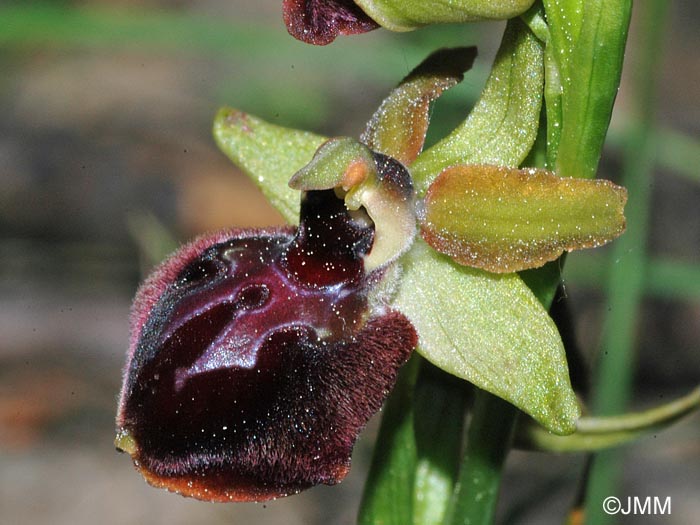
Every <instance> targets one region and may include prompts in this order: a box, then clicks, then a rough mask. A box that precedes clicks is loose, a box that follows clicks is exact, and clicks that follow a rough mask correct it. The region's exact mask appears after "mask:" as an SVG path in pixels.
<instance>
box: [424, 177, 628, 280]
mask: <svg viewBox="0 0 700 525" xmlns="http://www.w3.org/2000/svg"><path fill="white" fill-rule="evenodd" d="M626 201H627V192H626V191H625V189H624V188H621V187H620V186H616V185H615V184H613V183H611V182H609V181H605V180H595V181H591V180H585V179H572V178H561V177H557V176H556V175H554V173H552V172H550V171H546V170H541V169H535V168H527V169H522V170H519V169H515V168H504V167H502V166H484V165H473V166H455V167H453V168H448V169H446V170H445V171H444V172H442V174H441V175H440V176H439V177H438V178H437V180H436V181H435V182H434V183H433V184H432V185H431V186H430V188H429V189H428V193H427V194H426V197H425V204H424V208H425V209H424V213H423V214H422V215H423V216H422V221H421V229H422V235H423V238H424V239H425V240H426V241H427V242H428V244H430V245H431V246H432V247H433V248H435V249H436V250H438V251H440V252H442V253H445V254H447V255H449V256H450V257H452V258H454V259H455V260H456V261H457V262H459V263H460V264H464V265H466V266H472V267H475V268H482V269H484V270H488V271H490V272H497V273H504V272H515V271H521V270H525V269H529V268H537V267H540V266H542V265H544V263H546V262H548V261H553V260H554V259H556V258H557V257H559V256H560V255H561V254H562V253H563V252H564V251H565V250H566V251H572V250H579V249H582V248H593V247H597V246H601V245H603V244H605V243H607V242H610V241H611V240H613V239H614V238H615V237H617V236H619V235H620V234H621V233H622V232H623V231H624V229H625V217H624V215H623V209H624V205H625V202H626Z"/></svg>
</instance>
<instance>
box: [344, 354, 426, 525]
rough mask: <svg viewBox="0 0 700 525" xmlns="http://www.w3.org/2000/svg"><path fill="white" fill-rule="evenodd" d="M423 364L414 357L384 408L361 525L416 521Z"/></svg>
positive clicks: (405, 367) (399, 524)
mask: <svg viewBox="0 0 700 525" xmlns="http://www.w3.org/2000/svg"><path fill="white" fill-rule="evenodd" d="M420 361H422V359H421V358H420V357H419V356H417V355H414V356H413V357H412V358H411V360H410V361H409V362H408V363H407V364H406V365H405V366H404V367H403V369H402V370H401V373H400V375H399V379H398V381H397V382H396V386H395V387H394V390H393V391H392V393H391V396H390V397H389V399H388V401H387V403H386V405H385V407H384V413H383V415H382V424H381V427H380V429H379V435H378V436H377V443H376V445H375V447H374V455H373V457H372V466H371V467H370V471H369V476H368V477H367V482H366V483H365V490H364V494H363V496H362V504H361V505H360V512H359V515H358V518H357V522H358V524H359V525H375V524H382V525H407V524H410V523H411V522H412V521H413V486H414V480H415V469H416V440H415V434H414V431H413V421H414V414H413V389H414V386H415V384H416V377H417V375H418V370H419V367H420Z"/></svg>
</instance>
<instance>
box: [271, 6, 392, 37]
mask: <svg viewBox="0 0 700 525" xmlns="http://www.w3.org/2000/svg"><path fill="white" fill-rule="evenodd" d="M282 9H283V12H284V22H285V24H286V25H287V31H289V34H290V35H292V36H293V37H294V38H296V39H298V40H301V41H302V42H306V43H307V44H316V45H319V46H325V45H326V44H330V43H331V42H333V40H335V37H337V36H338V35H354V34H357V33H366V32H367V31H371V30H372V29H376V28H377V27H379V25H378V24H377V23H376V22H375V21H374V20H372V19H371V18H370V17H369V16H367V15H366V14H365V12H364V11H363V10H362V9H361V8H360V7H359V6H357V5H356V4H355V2H353V1H352V0H284V4H283V8H282Z"/></svg>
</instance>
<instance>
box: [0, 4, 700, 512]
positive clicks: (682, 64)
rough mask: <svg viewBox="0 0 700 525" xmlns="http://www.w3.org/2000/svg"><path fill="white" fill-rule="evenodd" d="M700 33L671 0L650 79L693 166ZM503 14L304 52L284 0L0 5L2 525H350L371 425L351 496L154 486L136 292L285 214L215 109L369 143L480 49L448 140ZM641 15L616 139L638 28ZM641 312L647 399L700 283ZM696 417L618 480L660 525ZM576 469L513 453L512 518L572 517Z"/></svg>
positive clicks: (685, 180) (680, 231) (663, 188)
mask: <svg viewBox="0 0 700 525" xmlns="http://www.w3.org/2000/svg"><path fill="white" fill-rule="evenodd" d="M699 24H700V7H698V6H697V4H696V3H694V2H690V1H686V2H674V3H673V7H672V16H671V18H670V27H669V28H668V31H667V41H666V47H665V49H664V61H663V68H662V70H660V71H659V73H658V79H649V81H650V82H651V81H658V82H660V97H659V104H658V108H657V114H658V119H657V120H658V122H659V126H660V127H662V128H663V129H666V130H671V131H673V133H676V134H680V136H681V137H685V139H687V140H688V141H689V144H690V145H689V148H690V149H689V151H690V155H691V157H690V158H696V157H692V155H693V152H695V154H697V148H698V142H697V140H696V138H697V136H698V131H700V60H698V54H697V49H698V48H700V33H698V31H697V27H698V25H699ZM501 28H502V25H501V24H497V23H491V24H476V25H474V26H472V27H469V28H461V27H451V26H449V27H445V28H441V29H439V30H436V29H435V28H430V29H425V30H421V31H416V32H414V33H410V34H391V33H389V32H387V31H383V30H379V31H375V32H373V33H370V34H367V35H364V36H358V37H354V38H341V39H340V40H338V41H337V42H336V43H334V44H332V45H331V46H329V47H327V48H313V47H310V46H307V45H304V44H301V43H298V42H296V41H294V40H293V39H292V38H291V37H289V36H288V35H287V33H286V30H285V28H284V25H283V23H282V19H281V0H265V1H260V2H254V1H246V0H201V1H191V0H171V1H167V0H151V1H137V0H121V1H120V0H101V1H97V0H95V1H87V0H86V1H55V2H43V3H40V2H8V1H6V0H5V1H3V2H2V3H0V72H1V73H0V524H2V525H4V524H27V523H31V524H34V523H36V524H72V525H78V524H88V523H100V524H102V525H108V524H122V523H132V524H136V523H144V524H151V523H152V524H160V523H163V524H165V523H167V524H168V525H176V524H180V523H182V524H184V523H212V524H216V523H229V524H231V523H241V524H247V523H256V524H257V523H260V524H264V523H285V524H287V525H292V524H297V523H298V524H302V523H309V524H325V523H340V524H346V523H347V524H349V523H353V522H354V519H355V512H356V508H357V506H358V504H359V498H360V495H361V490H362V483H363V481H364V475H365V471H366V468H367V464H368V461H369V457H370V453H371V443H372V439H373V437H374V434H375V433H376V423H377V422H376V421H373V423H372V424H371V425H370V428H369V429H368V431H367V432H366V433H365V434H364V437H363V439H362V440H361V442H360V443H359V445H358V447H357V448H356V454H355V461H354V468H353V470H352V472H351V474H350V476H349V477H348V479H347V480H346V481H345V482H344V483H343V484H342V485H340V486H338V487H319V488H315V489H312V490H310V491H307V492H306V493H304V494H302V495H300V496H296V497H293V498H288V499H286V500H280V501H276V502H270V503H268V504H265V505H263V504H236V505H221V504H205V503H201V502H197V501H193V500H187V499H184V498H180V497H178V496H175V495H171V494H168V493H166V492H164V491H159V490H155V489H151V488H150V487H148V486H147V485H146V484H145V483H144V482H143V481H142V480H141V478H140V476H139V475H138V474H137V473H136V472H134V470H133V468H132V466H131V464H130V461H129V459H128V458H127V457H125V456H122V455H119V454H117V453H116V452H115V451H114V448H113V445H112V441H113V437H114V436H113V427H114V424H113V417H114V412H115V404H116V395H117V392H118V389H119V384H120V374H121V367H122V363H123V358H124V352H125V349H126V345H127V337H128V324H127V318H128V311H129V303H130V300H131V297H132V295H133V293H134V291H135V288H136V286H137V284H138V281H139V279H140V276H141V275H142V274H143V272H144V271H146V270H147V269H148V268H149V267H150V265H151V264H152V263H153V261H154V260H157V259H158V258H159V257H160V256H161V254H162V253H164V252H166V251H167V250H169V249H170V248H171V247H173V246H174V245H175V244H176V243H177V242H180V241H181V240H184V239H187V238H189V237H191V236H193V235H195V234H197V233H199V232H202V231H207V230H212V229H216V228H219V227H223V226H230V225H239V226H261V225H269V224H276V223H279V222H280V221H281V219H280V217H279V216H278V215H277V214H276V212H274V211H273V210H272V209H271V208H270V207H269V206H268V205H267V204H266V202H265V201H264V199H263V198H262V196H261V195H260V194H259V193H258V192H257V190H256V189H255V188H254V187H253V186H252V185H251V184H250V183H248V182H247V180H246V179H245V178H244V176H243V175H242V174H241V173H239V172H238V171H237V170H236V169H235V168H234V167H233V166H232V165H231V164H230V163H229V162H228V161H227V159H226V158H225V157H224V156H223V155H222V154H221V153H219V152H218V151H217V150H216V148H215V146H214V143H213V140H212V139H211V136H210V127H211V121H212V119H213V115H214V113H215V111H216V109H217V108H218V107H219V106H221V105H224V104H228V105H234V106H236V107H239V108H241V109H243V110H245V111H249V112H252V113H255V114H257V115H260V116H262V117H263V118H266V119H268V120H270V121H272V122H275V123H278V124H282V125H289V126H296V127H304V128H307V129H311V130H313V131H316V132H320V133H324V134H328V135H358V134H359V132H360V131H361V130H362V127H363V124H364V121H365V120H366V119H367V118H369V116H370V115H371V114H372V112H373V111H374V109H375V108H376V107H377V105H378V104H379V102H380V101H381V98H382V96H383V95H384V94H386V93H387V92H388V90H389V89H390V88H391V87H392V86H393V85H394V84H395V83H396V82H398V80H400V78H401V77H402V76H403V75H405V74H406V73H407V72H408V71H409V70H410V69H411V68H412V67H413V66H414V65H416V64H417V63H418V61H419V60H420V59H421V58H423V57H424V56H425V55H427V53H428V52H429V51H430V50H431V49H435V48H437V47H441V46H444V45H458V44H478V45H479V48H480V58H479V63H478V66H477V68H476V70H475V71H474V72H473V73H470V74H469V75H468V76H467V78H466V79H465V82H464V83H463V85H462V86H460V87H459V88H456V89H455V90H454V92H451V93H450V94H448V95H446V96H445V98H444V100H443V101H441V102H440V103H439V104H438V107H437V108H436V110H435V115H436V119H435V123H436V125H435V127H434V131H433V134H434V135H435V136H439V134H440V133H444V131H446V130H447V129H449V127H450V126H453V125H454V124H456V123H457V122H458V121H459V120H460V119H461V118H463V116H464V114H465V111H466V108H468V107H469V101H470V100H473V98H474V96H475V95H476V93H478V91H479V89H480V88H481V86H482V85H483V80H484V78H485V75H486V72H487V71H488V67H489V63H490V61H491V59H492V57H493V54H494V52H495V49H496V47H497V45H498V40H499V38H500V37H499V35H500V31H501ZM634 28H635V26H634V25H633V28H632V33H631V40H630V45H629V53H628V55H629V56H628V63H627V66H626V71H625V82H623V88H622V91H621V95H620V97H619V99H618V102H619V103H618V107H617V108H616V113H615V121H614V124H613V128H614V129H617V130H618V131H619V130H620V129H622V128H623V127H624V125H625V123H626V122H627V120H628V115H627V113H626V109H627V105H626V93H627V91H626V87H625V86H626V82H627V80H626V79H627V78H628V75H629V72H630V71H631V70H633V69H634V64H635V42H638V41H639V39H642V38H644V35H641V34H638V33H637V32H636V31H635V30H634ZM618 135H619V133H618ZM613 142H614V141H613ZM694 148H695V149H694ZM619 156H620V155H619V150H618V149H616V148H615V145H614V144H613V145H612V146H611V148H610V149H609V150H608V151H607V152H606V156H605V159H604V162H603V164H602V168H601V176H602V177H605V178H611V179H616V177H617V168H618V167H619ZM667 164H668V165H667V166H666V167H664V166H661V168H660V169H659V170H658V172H657V173H656V178H655V183H654V201H653V209H652V227H651V231H650V250H651V252H652V253H653V254H658V255H660V256H664V257H669V258H673V259H674V260H682V261H686V262H688V263H695V264H697V263H700V251H699V247H700V206H698V202H700V184H698V183H699V182H700V164H695V165H688V164H687V163H685V164H684V165H683V166H684V167H683V166H682V167H681V168H680V169H674V167H673V166H672V165H671V164H672V163H670V161H669V163H667ZM290 175H291V174H290ZM571 259H572V260H575V258H574V257H571ZM584 261H585V259H584ZM577 268H578V269H577ZM572 272H573V273H572V275H571V277H570V280H569V284H568V286H569V295H570V297H571V299H572V301H573V303H574V306H573V307H574V311H575V313H576V314H577V328H578V334H579V338H580V341H581V343H582V347H583V348H584V350H585V351H586V353H587V354H588V355H589V356H593V355H595V352H596V351H597V349H598V346H597V345H598V336H599V330H600V322H601V317H602V315H603V314H604V312H602V311H601V310H602V307H601V305H602V297H601V292H600V289H599V288H600V284H601V283H600V282H598V281H597V280H596V278H595V277H591V276H590V275H586V271H585V263H584V264H581V265H578V267H577V266H576V264H575V263H573V269H572ZM697 275H700V274H697ZM697 285H698V283H693V282H690V283H689V286H691V287H693V286H694V287H695V288H697ZM691 295H692V294H691ZM642 318H643V323H641V324H640V328H639V345H638V346H639V367H638V372H637V383H636V391H635V399H636V404H637V405H638V406H649V405H650V404H652V403H654V402H658V401H659V400H664V399H665V400H668V399H671V398H672V397H673V396H675V395H679V394H681V393H684V392H685V391H687V390H689V389H690V388H691V387H692V386H693V385H694V384H697V382H698V378H700V352H699V348H698V342H699V341H700V296H694V297H692V296H691V297H669V296H663V294H662V296H660V297H654V296H650V297H649V299H648V300H647V301H646V302H645V304H644V309H643V315H642ZM375 419H376V418H375ZM699 430H700V418H698V417H697V416H695V417H693V418H691V419H689V420H687V421H685V422H683V423H682V424H680V425H678V426H677V427H675V428H674V429H672V430H671V431H669V432H666V433H663V434H659V435H658V436H654V437H652V438H648V439H646V440H645V441H643V442H641V443H640V444H637V445H634V446H632V447H630V449H629V453H628V454H629V459H628V462H627V470H626V475H625V483H626V484H625V494H630V495H638V496H647V495H651V496H654V495H658V496H666V495H671V496H673V515H672V516H671V517H664V518H663V520H661V519H660V520H659V521H658V522H659V523H662V522H663V523H678V524H681V523H692V522H697V519H698V516H700V503H698V501H697V493H698V490H700V469H699V468H698V467H699V466H700V461H699V460H700V440H698V437H699V432H698V431H699ZM581 462H582V458H580V457H562V458H547V457H545V456H542V455H537V454H525V453H521V452H516V453H514V454H513V455H512V456H511V459H510V463H509V471H508V476H507V479H506V484H505V487H504V492H505V498H504V503H503V506H504V510H503V511H502V513H501V514H502V518H503V520H504V521H505V522H507V523H548V522H551V523H559V522H561V517H562V516H563V514H564V512H565V510H566V508H567V506H568V505H569V504H570V502H571V501H572V499H573V497H574V495H575V490H576V478H577V476H578V475H579V474H580V465H581ZM533 503H534V504H533ZM630 520H631V517H630ZM631 522H632V521H630V523H631ZM642 522H644V523H647V522H648V523H656V521H651V520H649V521H643V519H642V518H639V520H638V521H635V523H642Z"/></svg>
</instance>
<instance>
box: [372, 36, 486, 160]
mask: <svg viewBox="0 0 700 525" xmlns="http://www.w3.org/2000/svg"><path fill="white" fill-rule="evenodd" d="M474 58H476V48H475V47H460V48H454V49H441V50H439V51H436V52H435V53H432V54H431V55H430V56H429V57H428V58H426V59H425V60H424V61H423V62H422V63H421V64H420V65H419V66H418V67H416V68H415V69H414V70H413V71H411V73H409V75H408V76H407V77H406V78H404V79H403V80H402V81H401V83H400V84H399V85H398V87H396V89H394V90H393V91H392V92H391V93H390V94H389V96H388V97H387V98H385V99H384V102H382V105H381V106H380V107H379V109H378V110H377V111H376V113H375V114H374V115H373V116H372V118H371V119H370V121H369V122H368V123H367V128H366V129H365V131H364V133H363V134H362V137H361V138H360V140H361V141H362V142H364V143H365V144H367V146H369V147H370V148H371V149H373V150H374V151H377V152H379V153H383V154H384V155H389V156H391V157H393V158H395V159H396V160H398V161H399V162H401V163H403V164H404V165H406V166H408V165H409V164H411V163H412V162H413V161H414V160H415V159H416V157H417V156H418V154H419V153H420V152H421V150H422V149H423V143H424V142H425V134H426V133H427V132H428V123H429V121H430V103H431V102H432V101H434V100H436V99H437V98H438V97H439V96H440V95H441V94H442V93H443V91H445V90H446V89H449V88H451V87H452V86H454V85H456V84H458V83H459V82H461V81H462V79H463V78H464V73H465V72H466V71H468V70H469V69H470V68H471V67H472V64H473V63H474Z"/></svg>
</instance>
